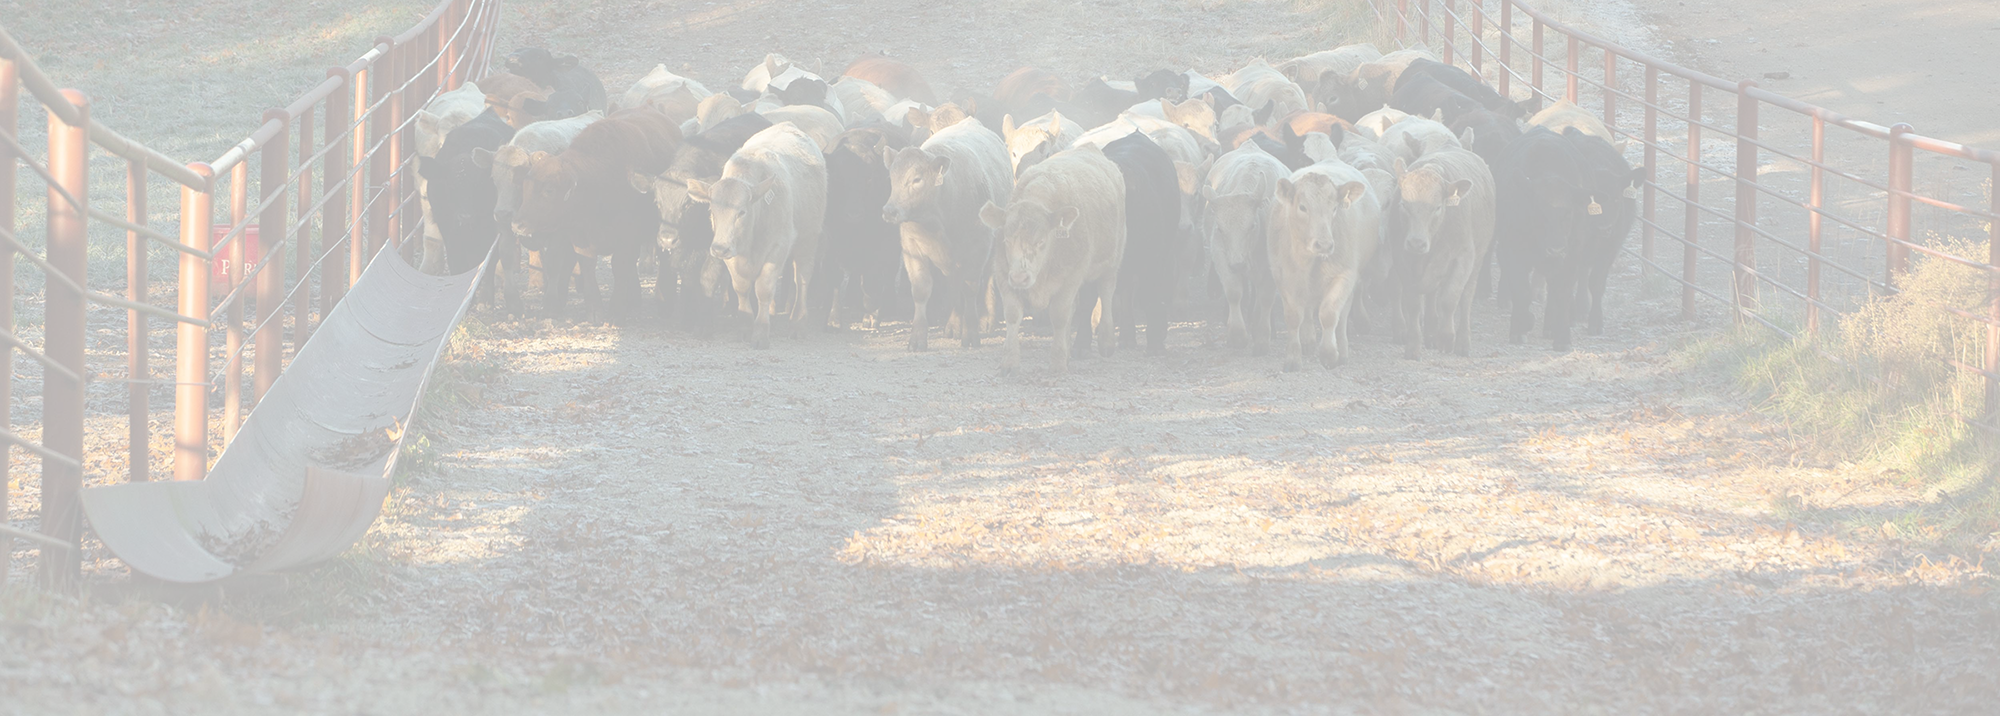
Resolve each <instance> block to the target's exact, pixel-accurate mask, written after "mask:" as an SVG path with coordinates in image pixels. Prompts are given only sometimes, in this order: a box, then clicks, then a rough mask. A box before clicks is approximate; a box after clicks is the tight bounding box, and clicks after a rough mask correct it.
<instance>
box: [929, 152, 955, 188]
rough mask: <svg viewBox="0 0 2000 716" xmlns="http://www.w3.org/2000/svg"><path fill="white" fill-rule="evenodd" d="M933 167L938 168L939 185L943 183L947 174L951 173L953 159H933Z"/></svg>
mask: <svg viewBox="0 0 2000 716" xmlns="http://www.w3.org/2000/svg"><path fill="white" fill-rule="evenodd" d="M931 165H932V166H935V167H937V180H938V182H939V183H943V182H944V175H945V172H949V171H951V157H947V156H935V157H931Z"/></svg>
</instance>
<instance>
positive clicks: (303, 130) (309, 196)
mask: <svg viewBox="0 0 2000 716" xmlns="http://www.w3.org/2000/svg"><path fill="white" fill-rule="evenodd" d="M312 130H313V108H312V107H311V106H307V107H306V111H305V112H303V113H301V114H300V115H299V119H298V133H299V186H298V192H299V193H298V196H297V197H296V199H297V201H296V202H295V204H296V205H297V209H296V210H295V211H294V214H296V215H297V216H298V218H299V223H300V224H301V225H300V226H299V228H298V232H299V238H298V241H297V242H296V243H295V244H294V248H293V249H292V250H293V251H294V252H296V255H295V256H294V257H293V259H292V262H293V264H294V265H296V266H297V267H298V270H297V271H295V272H294V273H293V276H294V279H293V280H294V281H296V282H297V283H294V284H293V286H294V287H295V292H294V294H293V296H292V355H293V356H295V357H296V356H297V355H298V354H299V348H301V347H303V346H304V345H305V344H306V337H307V336H310V335H312V304H313V300H312V298H313V292H312V268H313V266H312V265H313V259H315V258H317V257H318V254H316V253H314V252H313V245H312V222H311V221H310V220H308V217H311V216H312V212H313V189H312V187H313V174H312V169H311V168H310V162H311V161H312V155H313V141H312V136H313V132H312ZM324 218H325V217H323V216H322V217H321V219H322V221H321V223H322V224H324V223H325V222H324ZM287 228H289V227H287Z"/></svg>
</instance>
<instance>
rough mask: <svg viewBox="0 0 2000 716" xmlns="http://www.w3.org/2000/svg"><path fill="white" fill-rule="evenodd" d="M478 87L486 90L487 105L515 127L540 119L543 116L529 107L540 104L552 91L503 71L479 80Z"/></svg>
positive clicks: (518, 127)
mask: <svg viewBox="0 0 2000 716" xmlns="http://www.w3.org/2000/svg"><path fill="white" fill-rule="evenodd" d="M479 88H480V89H483V90H485V91H486V106H488V107H491V108H493V113H494V114H498V115H500V119H502V120H505V121H506V122H507V124H508V125H510V126H512V127H513V128H515V129H520V128H522V127H526V126H528V125H530V124H533V123H535V122H539V121H542V120H543V119H544V117H542V116H540V115H539V114H537V113H536V112H535V111H534V110H533V109H531V108H532V107H537V106H540V103H541V102H543V101H546V100H547V99H548V98H549V95H550V94H553V93H554V92H555V90H552V89H549V88H547V87H543V86H541V85H538V84H535V81H534V80H531V79H528V78H526V77H522V76H520V75H516V74H508V73H505V72H502V73H500V74H497V75H491V76H488V77H486V78H484V79H481V80H480V81H479Z"/></svg>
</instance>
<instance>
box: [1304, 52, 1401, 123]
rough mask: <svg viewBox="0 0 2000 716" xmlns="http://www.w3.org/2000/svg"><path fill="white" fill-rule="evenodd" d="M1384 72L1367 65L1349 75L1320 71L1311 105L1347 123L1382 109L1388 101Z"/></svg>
mask: <svg viewBox="0 0 2000 716" xmlns="http://www.w3.org/2000/svg"><path fill="white" fill-rule="evenodd" d="M1385 73H1386V70H1375V69H1373V68H1371V67H1370V66H1368V65H1362V66H1361V69H1358V70H1355V71H1354V72H1353V73H1349V74H1342V73H1340V72H1335V71H1330V70H1329V71H1327V72H1322V73H1320V76H1319V82H1318V84H1317V85H1315V86H1314V87H1313V98H1312V99H1313V106H1315V107H1317V108H1318V109H1319V111H1321V112H1325V113H1327V114H1331V115H1333V116H1335V117H1339V118H1341V119H1345V120H1348V121H1353V120H1354V119H1355V118H1357V117H1360V116H1362V115H1365V114H1368V113H1369V112H1373V111H1375V110H1377V109H1381V108H1382V105H1383V104H1385V103H1387V101H1388V98H1389V93H1388V77H1387V75H1386V74H1385Z"/></svg>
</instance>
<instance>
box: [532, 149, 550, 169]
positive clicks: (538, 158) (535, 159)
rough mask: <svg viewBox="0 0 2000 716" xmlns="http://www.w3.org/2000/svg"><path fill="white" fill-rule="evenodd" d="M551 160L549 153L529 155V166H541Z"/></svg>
mask: <svg viewBox="0 0 2000 716" xmlns="http://www.w3.org/2000/svg"><path fill="white" fill-rule="evenodd" d="M549 158H550V157H549V153H548V152H535V153H534V154H530V155H528V164H529V165H530V166H532V165H535V164H540V163H542V162H546V161H548V160H549Z"/></svg>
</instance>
